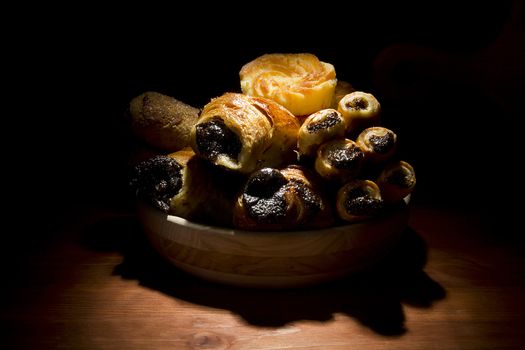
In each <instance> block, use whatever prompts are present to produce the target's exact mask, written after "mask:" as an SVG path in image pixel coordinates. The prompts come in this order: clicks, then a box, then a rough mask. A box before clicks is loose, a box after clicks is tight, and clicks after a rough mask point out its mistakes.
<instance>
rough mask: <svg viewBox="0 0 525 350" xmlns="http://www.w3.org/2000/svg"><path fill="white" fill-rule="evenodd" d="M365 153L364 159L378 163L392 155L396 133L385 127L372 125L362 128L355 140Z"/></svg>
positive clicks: (395, 143)
mask: <svg viewBox="0 0 525 350" xmlns="http://www.w3.org/2000/svg"><path fill="white" fill-rule="evenodd" d="M356 143H357V145H358V146H359V147H360V148H361V149H362V150H363V152H364V153H365V159H366V160H367V161H370V162H371V163H379V162H382V161H385V160H387V159H388V158H390V157H392V155H393V154H394V153H395V151H396V148H397V135H396V134H395V133H394V132H393V131H392V130H389V129H387V128H383V127H381V126H374V127H371V128H367V129H365V130H363V131H362V132H361V133H360V134H359V136H358V137H357V140H356Z"/></svg>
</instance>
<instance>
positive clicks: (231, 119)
mask: <svg viewBox="0 0 525 350" xmlns="http://www.w3.org/2000/svg"><path fill="white" fill-rule="evenodd" d="M298 130H299V122H298V121H297V119H296V118H295V117H294V116H293V114H291V113H290V112H289V111H288V110H286V109H285V108H284V107H282V106H281V105H279V104H278V103H276V102H273V101H272V100H269V99H266V98H262V97H251V96H247V95H242V94H236V93H226V94H224V95H222V96H220V97H218V98H215V99H213V100H212V101H211V102H210V103H208V104H207V105H206V106H204V109H203V111H202V113H201V115H200V117H199V120H198V121H197V123H196V125H195V126H194V127H193V129H192V131H191V147H192V148H193V150H194V151H195V153H196V154H198V155H199V156H200V157H202V158H204V159H207V160H208V161H210V162H211V163H213V164H215V165H219V166H222V167H224V168H227V169H231V170H234V171H237V172H240V173H245V174H246V173H251V172H252V171H254V170H256V169H260V168H262V167H265V166H271V167H275V166H281V165H283V164H285V163H287V162H290V161H292V160H293V159H294V158H295V154H294V152H293V150H294V148H295V147H296V144H297V131H298Z"/></svg>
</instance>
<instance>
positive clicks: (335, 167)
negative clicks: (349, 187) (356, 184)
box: [315, 139, 365, 182]
mask: <svg viewBox="0 0 525 350" xmlns="http://www.w3.org/2000/svg"><path fill="white" fill-rule="evenodd" d="M364 158H365V154H364V153H363V151H362V150H361V149H360V148H359V146H357V144H356V143H355V142H354V141H352V140H349V139H336V140H332V141H328V142H325V143H323V144H322V145H321V147H319V149H318V150H317V157H316V158H315V171H317V173H318V174H319V175H321V176H322V177H324V178H326V179H329V180H339V181H342V182H347V181H350V180H353V179H355V178H356V177H357V175H358V174H359V172H360V170H361V166H362V163H363V159H364Z"/></svg>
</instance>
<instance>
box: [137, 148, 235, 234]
mask: <svg viewBox="0 0 525 350" xmlns="http://www.w3.org/2000/svg"><path fill="white" fill-rule="evenodd" d="M132 182H133V183H132V185H133V187H134V188H136V192H137V196H138V197H139V198H142V199H145V200H146V201H147V202H149V203H150V204H153V205H154V206H155V207H157V208H158V209H161V210H162V211H164V212H166V213H168V214H171V215H177V216H180V217H183V218H186V219H189V220H193V221H198V222H209V223H212V224H217V225H231V218H232V213H233V204H234V201H235V198H234V197H233V195H232V193H237V191H238V189H237V188H235V179H233V178H232V177H231V174H224V173H223V172H221V170H220V169H217V168H213V167H212V166H211V165H210V164H209V163H208V162H206V161H205V160H203V159H201V158H199V157H197V156H196V155H195V153H194V152H193V151H192V150H191V149H187V148H186V149H184V150H181V151H177V152H174V153H171V154H169V155H167V156H166V155H160V156H155V157H153V158H151V159H148V160H145V161H143V162H141V163H140V164H138V165H137V167H135V176H134V178H133V180H132Z"/></svg>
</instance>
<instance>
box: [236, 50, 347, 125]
mask: <svg viewBox="0 0 525 350" xmlns="http://www.w3.org/2000/svg"><path fill="white" fill-rule="evenodd" d="M239 75H240V78H241V89H242V91H243V92H244V93H245V94H247V95H250V96H260V97H266V98H269V99H271V100H274V101H276V102H277V103H280V104H281V105H283V106H284V107H286V108H287V109H288V110H289V111H290V112H292V113H293V114H294V115H295V116H305V115H308V114H311V113H314V112H317V111H318V110H320V109H324V108H329V107H330V106H331V104H332V101H333V97H334V91H335V86H336V84H337V79H336V77H335V68H334V66H333V65H331V64H330V63H326V62H321V61H319V59H318V58H317V57H316V56H315V55H312V54H307V53H299V54H266V55H263V56H260V57H258V58H256V59H255V60H253V61H251V62H249V63H247V64H245V65H244V66H243V67H242V69H241V71H240V74H239Z"/></svg>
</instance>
